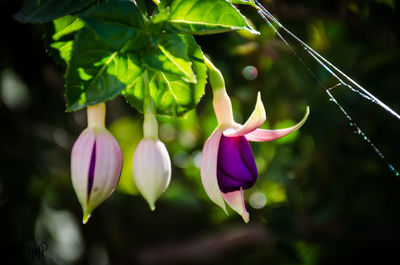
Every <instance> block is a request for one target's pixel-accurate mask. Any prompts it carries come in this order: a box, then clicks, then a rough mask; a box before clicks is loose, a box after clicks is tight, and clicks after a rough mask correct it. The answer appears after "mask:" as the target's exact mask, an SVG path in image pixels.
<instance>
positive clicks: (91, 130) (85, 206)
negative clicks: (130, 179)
mask: <svg viewBox="0 0 400 265" xmlns="http://www.w3.org/2000/svg"><path fill="white" fill-rule="evenodd" d="M87 116H88V127H87V128H86V129H85V130H84V131H83V132H82V133H81V134H80V135H79V138H78V139H77V140H76V142H75V144H74V146H73V148H72V153H71V177H72V184H73V186H74V189H75V193H76V195H77V197H78V200H79V202H80V204H81V206H82V210H83V223H86V222H87V221H88V220H89V218H90V215H91V213H92V211H93V210H94V209H95V208H96V207H97V206H99V205H100V204H101V203H102V202H103V201H104V200H106V199H107V198H108V197H109V196H110V195H111V193H113V191H114V189H115V187H116V186H117V183H118V180H119V176H120V174H121V168H122V153H121V148H120V147H119V144H118V142H117V140H116V139H115V138H114V136H113V135H112V134H111V133H110V132H109V131H108V130H107V129H106V128H105V104H104V103H100V104H98V105H94V106H89V107H88V108H87Z"/></svg>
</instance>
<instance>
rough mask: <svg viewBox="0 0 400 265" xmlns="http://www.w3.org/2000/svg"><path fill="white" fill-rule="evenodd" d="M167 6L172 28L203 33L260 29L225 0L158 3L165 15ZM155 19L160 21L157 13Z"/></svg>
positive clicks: (179, 30) (177, 30)
mask: <svg viewBox="0 0 400 265" xmlns="http://www.w3.org/2000/svg"><path fill="white" fill-rule="evenodd" d="M167 8H169V10H167V11H169V13H170V17H169V23H168V24H167V30H169V31H171V32H175V33H183V34H199V35H204V34H214V33H221V32H226V31H232V30H240V29H242V30H248V31H250V32H252V33H257V31H256V30H254V29H253V28H252V27H251V26H250V25H249V24H248V23H247V21H246V18H245V17H244V16H243V15H242V14H241V13H240V12H239V10H238V9H236V7H234V6H233V5H232V4H231V3H229V2H227V1H226V0H164V1H162V3H161V4H160V6H159V10H160V11H159V12H160V15H161V16H163V17H165V12H166V11H165V10H163V9H167ZM154 20H155V21H158V20H157V15H156V16H155V18H154Z"/></svg>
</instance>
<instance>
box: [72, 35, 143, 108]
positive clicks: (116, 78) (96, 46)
mask: <svg viewBox="0 0 400 265" xmlns="http://www.w3.org/2000/svg"><path fill="white" fill-rule="evenodd" d="M141 73H142V69H141V67H140V57H139V56H138V55H137V54H136V53H122V52H121V51H118V50H115V49H113V48H112V47H110V46H109V45H107V43H105V42H104V41H103V40H102V39H100V38H99V37H98V36H97V35H96V34H95V33H94V32H93V31H92V30H90V29H88V28H86V27H85V28H83V29H81V30H80V31H79V32H78V34H77V36H76V39H75V42H74V49H73V52H72V56H71V60H70V63H69V65H68V68H67V74H66V98H67V111H74V110H78V109H80V108H83V107H85V106H88V105H93V104H97V103H100V102H104V101H107V100H110V99H112V98H113V97H115V96H117V95H118V94H120V93H121V91H122V90H123V89H125V87H126V86H127V84H132V83H134V82H135V80H136V79H137V78H138V77H139V76H140V75H141Z"/></svg>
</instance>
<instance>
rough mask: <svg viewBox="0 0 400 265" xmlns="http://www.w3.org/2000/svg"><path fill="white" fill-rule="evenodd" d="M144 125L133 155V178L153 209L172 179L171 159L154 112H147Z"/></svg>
mask: <svg viewBox="0 0 400 265" xmlns="http://www.w3.org/2000/svg"><path fill="white" fill-rule="evenodd" d="M143 127H144V128H143V129H144V138H143V139H142V140H141V141H140V142H139V144H138V145H137V147H136V150H135V154H134V156H133V179H134V180H135V184H136V186H137V188H138V190H139V191H140V193H141V194H142V195H143V197H144V198H145V199H146V201H147V202H148V204H149V206H150V209H151V210H152V211H153V210H154V209H155V202H156V200H157V199H158V198H159V197H160V196H161V194H163V193H164V192H165V190H166V189H167V187H168V185H169V182H170V180H171V159H170V158H169V154H168V151H167V148H166V147H165V145H164V144H163V143H162V142H161V141H160V140H158V136H157V134H158V126H157V120H156V118H155V116H154V115H153V114H149V113H147V114H145V121H144V125H143Z"/></svg>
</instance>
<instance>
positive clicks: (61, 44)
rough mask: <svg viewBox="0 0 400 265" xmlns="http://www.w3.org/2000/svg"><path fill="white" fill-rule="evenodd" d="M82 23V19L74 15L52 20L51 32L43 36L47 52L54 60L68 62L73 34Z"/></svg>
mask: <svg viewBox="0 0 400 265" xmlns="http://www.w3.org/2000/svg"><path fill="white" fill-rule="evenodd" d="M84 25H85V24H84V23H83V21H82V20H80V19H79V18H78V17H74V16H65V17H62V18H58V19H56V20H54V21H53V25H52V29H51V31H52V32H51V33H50V34H46V36H45V42H46V45H47V50H48V52H49V53H50V54H51V55H52V56H53V57H55V59H56V60H59V59H62V60H64V61H65V63H68V61H69V59H70V58H71V53H72V47H73V43H74V38H75V34H76V32H78V30H80V29H81V28H83V27H84Z"/></svg>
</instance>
